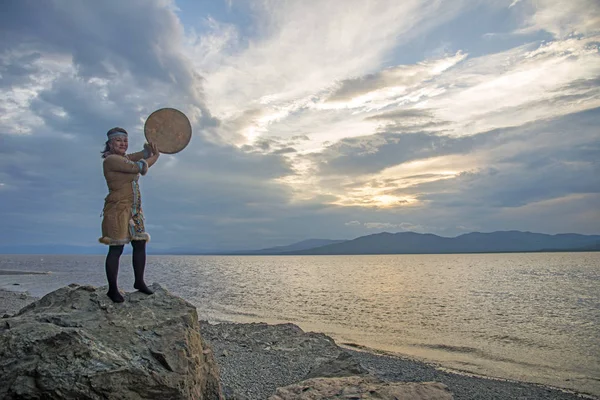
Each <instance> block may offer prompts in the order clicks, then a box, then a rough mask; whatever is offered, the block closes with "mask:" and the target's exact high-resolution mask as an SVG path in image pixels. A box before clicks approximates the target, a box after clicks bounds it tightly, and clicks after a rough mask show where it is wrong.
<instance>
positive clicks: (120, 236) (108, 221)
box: [98, 151, 150, 245]
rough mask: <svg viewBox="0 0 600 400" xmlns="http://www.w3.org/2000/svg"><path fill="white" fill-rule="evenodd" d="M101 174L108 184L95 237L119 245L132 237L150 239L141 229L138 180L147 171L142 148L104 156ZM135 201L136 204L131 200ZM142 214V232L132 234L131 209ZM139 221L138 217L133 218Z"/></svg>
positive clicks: (105, 242) (104, 242)
mask: <svg viewBox="0 0 600 400" xmlns="http://www.w3.org/2000/svg"><path fill="white" fill-rule="evenodd" d="M103 169H104V178H105V179H106V184H107V185H108V196H106V198H105V199H104V210H103V216H104V218H103V219H102V237H101V238H100V239H98V241H99V242H100V243H102V244H106V245H121V244H126V243H129V242H130V241H131V240H146V241H148V240H150V235H148V234H147V233H145V232H143V215H142V211H141V200H140V199H139V189H138V185H137V181H138V179H139V177H140V174H141V175H145V174H146V172H147V171H148V164H147V163H146V160H144V152H143V151H140V152H137V153H132V154H128V155H127V156H120V155H116V154H111V155H109V156H107V157H106V158H105V159H104V163H103ZM134 202H135V203H137V204H134ZM134 205H135V206H136V207H135V212H136V214H137V215H139V216H140V217H141V221H142V222H141V223H142V232H135V231H134V233H133V235H132V229H131V226H132V224H133V220H132V217H133V212H134ZM135 220H136V221H138V218H136V219H135Z"/></svg>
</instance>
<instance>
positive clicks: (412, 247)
mask: <svg viewBox="0 0 600 400" xmlns="http://www.w3.org/2000/svg"><path fill="white" fill-rule="evenodd" d="M309 245H313V246H312V247H307V246H309ZM597 250H600V235H580V234H575V233H563V234H557V235H548V234H544V233H532V232H520V231H499V232H491V233H481V232H472V233H467V234H464V235H460V236H457V237H453V238H449V237H442V236H438V235H433V234H430V233H425V234H424V233H415V232H398V233H388V232H383V233H376V234H373V235H367V236H361V237H358V238H356V239H353V240H324V239H313V240H305V241H302V242H299V243H294V244H292V245H289V246H279V247H272V248H267V249H261V250H254V251H245V252H236V253H232V254H245V255H252V254H263V255H266V254H271V255H344V254H449V253H498V252H538V251H597Z"/></svg>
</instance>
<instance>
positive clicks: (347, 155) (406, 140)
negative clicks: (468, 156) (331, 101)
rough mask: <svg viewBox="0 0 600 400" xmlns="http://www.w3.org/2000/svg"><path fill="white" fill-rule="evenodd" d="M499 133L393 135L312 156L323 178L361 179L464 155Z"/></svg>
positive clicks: (362, 139)
mask: <svg viewBox="0 0 600 400" xmlns="http://www.w3.org/2000/svg"><path fill="white" fill-rule="evenodd" d="M497 135H498V133H497V132H488V133H484V134H479V135H476V136H466V137H451V136H447V135H440V134H435V133H431V132H418V133H394V132H381V133H377V134H375V135H370V136H364V137H356V138H350V139H343V140H341V141H340V142H338V143H336V144H333V145H331V146H329V147H328V148H327V149H326V150H325V151H324V152H323V153H321V154H318V155H315V156H313V159H314V160H315V161H316V162H317V165H318V169H319V173H320V174H321V175H340V174H341V175H361V174H371V173H375V172H379V171H381V170H383V169H385V168H388V167H391V166H394V165H398V164H402V163H405V162H409V161H413V160H420V159H426V158H431V157H437V156H443V155H449V154H465V153H468V152H470V151H472V150H473V149H474V148H476V147H479V146H482V145H483V144H485V143H488V142H489V141H493V140H494V138H495V137H496V136H497Z"/></svg>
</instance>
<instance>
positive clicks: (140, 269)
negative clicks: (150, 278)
mask: <svg viewBox="0 0 600 400" xmlns="http://www.w3.org/2000/svg"><path fill="white" fill-rule="evenodd" d="M131 245H132V246H133V256H132V259H133V274H134V276H135V283H134V284H133V287H134V288H135V289H137V290H139V291H140V292H142V293H146V294H152V293H154V292H153V291H152V290H150V289H149V288H148V286H146V283H145V282H144V270H145V269H146V241H145V240H132V241H131Z"/></svg>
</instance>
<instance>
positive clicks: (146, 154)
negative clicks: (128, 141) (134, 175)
mask: <svg viewBox="0 0 600 400" xmlns="http://www.w3.org/2000/svg"><path fill="white" fill-rule="evenodd" d="M151 155H152V148H151V147H150V145H149V144H148V143H145V144H144V150H142V151H138V152H135V153H131V154H127V158H129V159H130V160H131V161H140V160H141V159H142V158H143V159H148V158H150V156H151Z"/></svg>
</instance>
